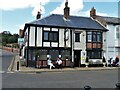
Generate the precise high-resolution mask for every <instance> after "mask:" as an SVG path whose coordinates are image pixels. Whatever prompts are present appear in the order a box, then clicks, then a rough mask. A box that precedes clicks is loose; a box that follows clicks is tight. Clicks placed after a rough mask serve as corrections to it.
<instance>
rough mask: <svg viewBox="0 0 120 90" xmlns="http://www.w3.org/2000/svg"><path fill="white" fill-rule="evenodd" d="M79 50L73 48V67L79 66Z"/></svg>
mask: <svg viewBox="0 0 120 90" xmlns="http://www.w3.org/2000/svg"><path fill="white" fill-rule="evenodd" d="M80 52H81V51H80V50H75V51H74V67H80V62H81V60H80V57H81V53H80Z"/></svg>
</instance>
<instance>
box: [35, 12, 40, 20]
mask: <svg viewBox="0 0 120 90" xmlns="http://www.w3.org/2000/svg"><path fill="white" fill-rule="evenodd" d="M40 18H41V13H40V12H39V11H38V13H37V16H36V19H40Z"/></svg>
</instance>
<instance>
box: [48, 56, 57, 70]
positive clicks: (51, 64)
mask: <svg viewBox="0 0 120 90" xmlns="http://www.w3.org/2000/svg"><path fill="white" fill-rule="evenodd" d="M47 64H48V66H50V69H52V67H54V68H55V66H54V65H53V63H52V61H51V60H50V58H49V59H48V60H47Z"/></svg>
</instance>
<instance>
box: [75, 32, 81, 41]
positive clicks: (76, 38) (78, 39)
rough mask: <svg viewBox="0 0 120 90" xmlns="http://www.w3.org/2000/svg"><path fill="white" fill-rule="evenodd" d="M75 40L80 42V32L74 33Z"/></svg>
mask: <svg viewBox="0 0 120 90" xmlns="http://www.w3.org/2000/svg"><path fill="white" fill-rule="evenodd" d="M75 42H80V33H75Z"/></svg>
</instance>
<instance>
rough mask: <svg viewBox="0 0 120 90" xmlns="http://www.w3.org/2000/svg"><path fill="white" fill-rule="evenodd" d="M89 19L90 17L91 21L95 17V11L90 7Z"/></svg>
mask: <svg viewBox="0 0 120 90" xmlns="http://www.w3.org/2000/svg"><path fill="white" fill-rule="evenodd" d="M90 17H92V18H93V19H95V17H96V9H95V8H94V7H92V9H91V11H90Z"/></svg>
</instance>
